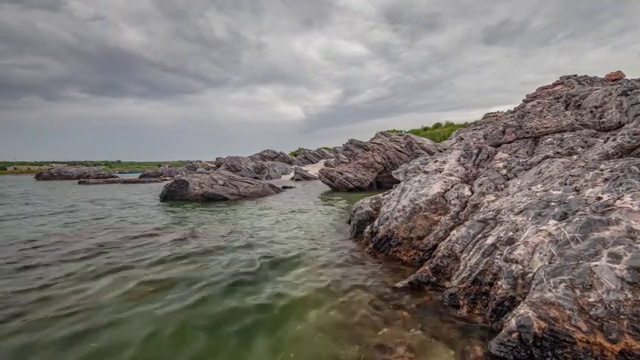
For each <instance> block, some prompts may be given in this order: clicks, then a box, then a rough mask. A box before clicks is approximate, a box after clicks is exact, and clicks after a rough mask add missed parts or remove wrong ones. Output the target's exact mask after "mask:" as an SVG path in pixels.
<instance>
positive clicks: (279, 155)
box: [249, 149, 296, 165]
mask: <svg viewBox="0 0 640 360" xmlns="http://www.w3.org/2000/svg"><path fill="white" fill-rule="evenodd" d="M249 159H251V160H253V161H276V162H281V163H284V164H288V165H293V164H294V163H295V162H296V159H294V158H293V157H292V156H290V155H289V154H286V153H283V152H282V151H280V152H278V151H275V150H271V149H267V150H262V151H261V152H259V153H257V154H253V155H251V156H249Z"/></svg>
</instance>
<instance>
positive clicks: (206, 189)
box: [160, 170, 282, 201]
mask: <svg viewBox="0 0 640 360" xmlns="http://www.w3.org/2000/svg"><path fill="white" fill-rule="evenodd" d="M280 192H282V189H280V188H279V187H277V186H275V185H273V184H270V183H267V182H262V181H259V180H254V179H250V178H247V177H243V176H239V175H236V174H232V173H230V172H228V171H224V170H218V171H215V172H212V173H210V174H191V175H187V176H183V177H181V178H178V179H175V180H173V181H172V182H170V183H168V184H167V185H165V186H164V188H163V189H162V193H160V201H175V200H187V201H225V200H240V199H251V198H259V197H263V196H269V195H274V194H277V193H280Z"/></svg>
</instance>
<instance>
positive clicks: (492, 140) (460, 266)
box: [350, 75, 640, 359]
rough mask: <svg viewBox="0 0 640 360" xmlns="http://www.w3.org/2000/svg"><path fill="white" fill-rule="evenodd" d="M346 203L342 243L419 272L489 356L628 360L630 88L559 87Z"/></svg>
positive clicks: (637, 290) (416, 283)
mask: <svg viewBox="0 0 640 360" xmlns="http://www.w3.org/2000/svg"><path fill="white" fill-rule="evenodd" d="M443 145H444V146H446V149H445V150H444V151H442V152H441V153H439V154H436V155H434V156H431V157H422V158H419V159H416V160H414V161H412V162H410V163H408V164H405V165H403V166H402V167H400V168H399V169H398V170H396V171H395V172H394V173H393V176H394V178H396V179H398V180H399V181H400V184H399V185H397V186H396V187H395V188H394V189H393V190H391V191H389V192H386V193H384V194H381V195H376V196H373V197H369V198H366V199H364V200H362V201H360V202H358V203H357V204H356V205H355V206H354V208H353V210H352V213H351V218H350V223H351V233H352V236H353V237H354V238H356V239H359V241H362V242H363V243H364V244H365V245H366V246H367V248H368V250H369V251H370V252H371V253H374V254H384V255H387V256H391V257H394V258H397V259H399V260H401V261H403V262H406V263H409V264H413V265H416V266H419V267H420V269H419V270H418V271H417V272H416V273H415V274H413V275H412V276H410V277H409V278H408V279H406V280H405V281H403V282H401V283H400V284H398V286H400V287H410V288H413V289H422V290H423V291H433V290H436V291H442V292H443V296H442V300H443V301H444V303H445V304H446V305H448V306H450V307H452V308H454V309H458V313H459V315H460V316H463V317H465V318H468V319H474V320H477V321H480V322H482V323H484V324H487V325H490V326H492V327H493V329H494V330H496V331H497V332H498V335H497V336H496V337H495V338H494V339H493V340H492V341H491V342H490V343H489V349H488V350H489V353H490V354H491V355H492V356H496V357H498V358H501V359H550V358H552V359H637V358H640V327H639V326H638V324H639V323H640V296H639V295H640V192H639V189H640V170H639V169H640V158H639V156H640V80H628V79H624V78H621V77H620V76H619V75H616V76H613V75H608V76H607V77H606V78H597V77H588V76H575V75H574V76H564V77H562V78H561V79H560V80H558V81H556V82H554V83H553V84H550V85H547V86H543V87H541V88H539V89H537V90H536V91H535V92H534V93H532V94H530V95H527V97H526V98H525V99H524V101H523V102H522V104H521V105H519V106H518V107H516V108H515V109H513V110H510V111H507V112H501V113H493V114H488V115H487V116H485V117H484V118H483V119H482V120H480V121H478V122H477V123H475V124H473V125H472V126H471V127H470V128H467V129H463V130H459V131H458V132H457V133H455V134H454V136H453V137H452V138H451V139H450V140H449V141H447V143H445V144H443Z"/></svg>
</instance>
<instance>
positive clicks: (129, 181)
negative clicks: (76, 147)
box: [78, 178, 171, 185]
mask: <svg viewBox="0 0 640 360" xmlns="http://www.w3.org/2000/svg"><path fill="white" fill-rule="evenodd" d="M169 180H171V178H148V179H140V178H137V179H136V178H133V179H132V178H116V179H82V180H78V185H109V184H153V183H159V182H164V181H169Z"/></svg>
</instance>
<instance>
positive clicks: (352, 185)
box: [319, 132, 441, 191]
mask: <svg viewBox="0 0 640 360" xmlns="http://www.w3.org/2000/svg"><path fill="white" fill-rule="evenodd" d="M440 150H441V146H440V145H439V144H436V143H434V142H433V141H431V140H428V139H425V138H421V137H417V136H414V135H411V134H393V133H388V132H381V133H378V134H376V135H375V136H374V137H373V138H372V139H371V140H370V141H368V142H363V141H359V140H353V139H352V140H349V141H348V142H347V143H346V144H345V145H344V146H343V147H342V149H341V151H340V152H339V153H338V154H337V156H336V157H335V158H334V159H333V160H329V161H327V162H326V163H325V165H326V168H324V169H322V170H320V173H319V177H320V180H322V182H323V183H325V184H327V185H328V186H329V187H330V188H331V189H332V190H335V191H368V190H384V189H391V188H392V187H393V186H394V185H395V184H397V183H398V182H399V181H398V179H396V178H395V177H394V176H393V174H392V172H393V171H394V170H396V169H398V167H400V166H401V165H402V164H405V163H407V162H409V161H411V160H412V159H416V158H419V157H425V156H431V155H434V154H437V153H439V152H440Z"/></svg>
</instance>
